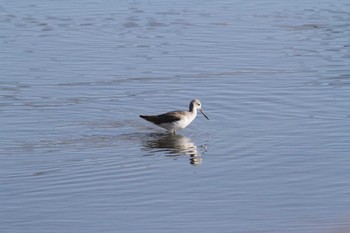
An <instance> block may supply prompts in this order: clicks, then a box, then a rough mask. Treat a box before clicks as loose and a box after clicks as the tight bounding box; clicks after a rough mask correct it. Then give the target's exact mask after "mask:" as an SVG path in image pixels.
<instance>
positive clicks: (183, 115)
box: [140, 99, 209, 134]
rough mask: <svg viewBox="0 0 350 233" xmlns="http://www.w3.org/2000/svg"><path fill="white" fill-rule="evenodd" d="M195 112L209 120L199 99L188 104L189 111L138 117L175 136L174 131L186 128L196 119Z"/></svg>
mask: <svg viewBox="0 0 350 233" xmlns="http://www.w3.org/2000/svg"><path fill="white" fill-rule="evenodd" d="M197 110H199V111H200V112H201V113H202V114H203V116H204V117H205V118H207V120H209V118H208V117H207V115H205V113H204V112H203V110H202V104H201V102H200V101H199V99H194V100H192V101H191V102H190V106H189V111H171V112H167V113H164V114H159V115H140V117H141V118H142V119H145V120H146V121H149V122H151V123H153V124H155V125H157V126H159V127H161V128H164V129H166V130H167V131H168V132H169V133H173V134H176V131H178V130H181V129H184V128H186V127H187V126H188V125H189V124H190V123H191V122H192V121H193V120H194V119H195V118H196V116H197Z"/></svg>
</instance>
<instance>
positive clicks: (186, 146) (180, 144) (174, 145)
mask: <svg viewBox="0 0 350 233" xmlns="http://www.w3.org/2000/svg"><path fill="white" fill-rule="evenodd" d="M143 144H144V147H145V148H148V149H152V150H153V151H154V149H159V150H158V151H163V152H164V151H165V152H166V156H170V157H176V156H182V155H189V156H190V159H189V161H190V164H191V165H193V166H197V165H200V164H202V156H201V155H200V153H199V151H198V148H197V146H196V145H195V144H194V143H193V142H192V140H191V139H190V138H188V137H185V136H182V135H179V134H175V135H174V134H151V135H149V137H148V140H147V141H145V142H144V143H143Z"/></svg>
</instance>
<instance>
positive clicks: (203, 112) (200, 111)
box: [199, 109, 209, 120]
mask: <svg viewBox="0 0 350 233" xmlns="http://www.w3.org/2000/svg"><path fill="white" fill-rule="evenodd" d="M199 111H200V112H201V113H202V114H203V116H205V118H207V120H209V118H208V117H207V115H205V114H204V112H203V110H202V109H199Z"/></svg>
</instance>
